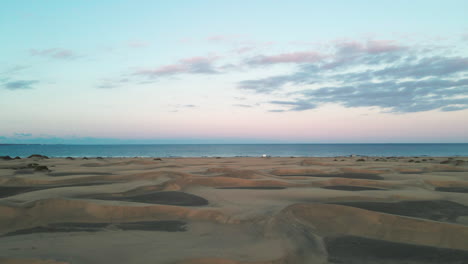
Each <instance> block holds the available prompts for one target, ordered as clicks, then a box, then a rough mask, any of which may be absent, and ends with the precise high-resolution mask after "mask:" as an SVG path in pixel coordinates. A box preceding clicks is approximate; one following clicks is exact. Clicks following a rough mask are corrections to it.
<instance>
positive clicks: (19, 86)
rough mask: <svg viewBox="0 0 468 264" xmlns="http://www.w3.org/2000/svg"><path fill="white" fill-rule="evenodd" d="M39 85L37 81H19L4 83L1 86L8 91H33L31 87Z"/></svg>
mask: <svg viewBox="0 0 468 264" xmlns="http://www.w3.org/2000/svg"><path fill="white" fill-rule="evenodd" d="M36 83H39V81H37V80H19V81H11V82H6V83H4V84H3V87H5V88H6V89H8V90H26V89H33V87H32V86H33V85H34V84H36Z"/></svg>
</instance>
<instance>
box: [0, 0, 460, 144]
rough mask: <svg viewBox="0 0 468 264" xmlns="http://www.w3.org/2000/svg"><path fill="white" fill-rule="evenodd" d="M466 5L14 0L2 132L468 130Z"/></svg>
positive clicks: (185, 136) (325, 135)
mask: <svg viewBox="0 0 468 264" xmlns="http://www.w3.org/2000/svg"><path fill="white" fill-rule="evenodd" d="M466 10H468V2H467V1H465V0H463V1H453V0H446V1H429V0H424V1H419V0H413V1H398V0H393V1H386V0H382V1H358V0H353V1H345V0H342V1H338V0H334V1H333V0H332V1H313V0H304V1H299V0H291V1H262V0H256V1H243V0H240V1H203V0H199V1H190V0H186V1H182V0H180V1H178V0H174V1H150V0H148V1H143V0H131V1H118V0H100V1H91V0H83V1H61V0H56V1H51V0H42V1H34V0H30V1H26V0H16V1H4V2H2V8H0V32H1V35H0V43H1V44H0V143H42V144H47V143H71V144H99V143H106V144H108V143H109V144H112V143H468V19H467V18H466Z"/></svg>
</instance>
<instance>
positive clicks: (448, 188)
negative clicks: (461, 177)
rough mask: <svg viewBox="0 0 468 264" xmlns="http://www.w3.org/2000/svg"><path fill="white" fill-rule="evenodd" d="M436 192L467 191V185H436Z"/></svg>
mask: <svg viewBox="0 0 468 264" xmlns="http://www.w3.org/2000/svg"><path fill="white" fill-rule="evenodd" d="M435 190H436V191H438V192H456V193H468V187H436V188H435Z"/></svg>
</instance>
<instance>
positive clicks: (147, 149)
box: [0, 143, 468, 157]
mask: <svg viewBox="0 0 468 264" xmlns="http://www.w3.org/2000/svg"><path fill="white" fill-rule="evenodd" d="M32 154H41V155H46V156H49V157H260V156H262V155H264V154H265V155H268V156H272V157H290V156H294V157H336V156H349V155H358V156H381V157H388V156H398V157H411V156H420V157H422V156H427V157H438V156H450V157H455V156H468V143H464V144H171V145H0V156H6V155H8V156H12V157H15V156H20V157H27V156H29V155H32Z"/></svg>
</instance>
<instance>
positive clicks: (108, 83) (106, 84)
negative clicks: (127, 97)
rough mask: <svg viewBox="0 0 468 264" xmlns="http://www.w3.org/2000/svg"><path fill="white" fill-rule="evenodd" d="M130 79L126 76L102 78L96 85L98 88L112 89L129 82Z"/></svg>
mask: <svg viewBox="0 0 468 264" xmlns="http://www.w3.org/2000/svg"><path fill="white" fill-rule="evenodd" d="M130 82H131V80H130V79H128V78H117V79H107V78H106V79H103V80H102V83H101V84H99V85H97V86H96V87H97V88H99V89H113V88H118V87H120V86H122V85H125V84H127V83H130Z"/></svg>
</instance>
